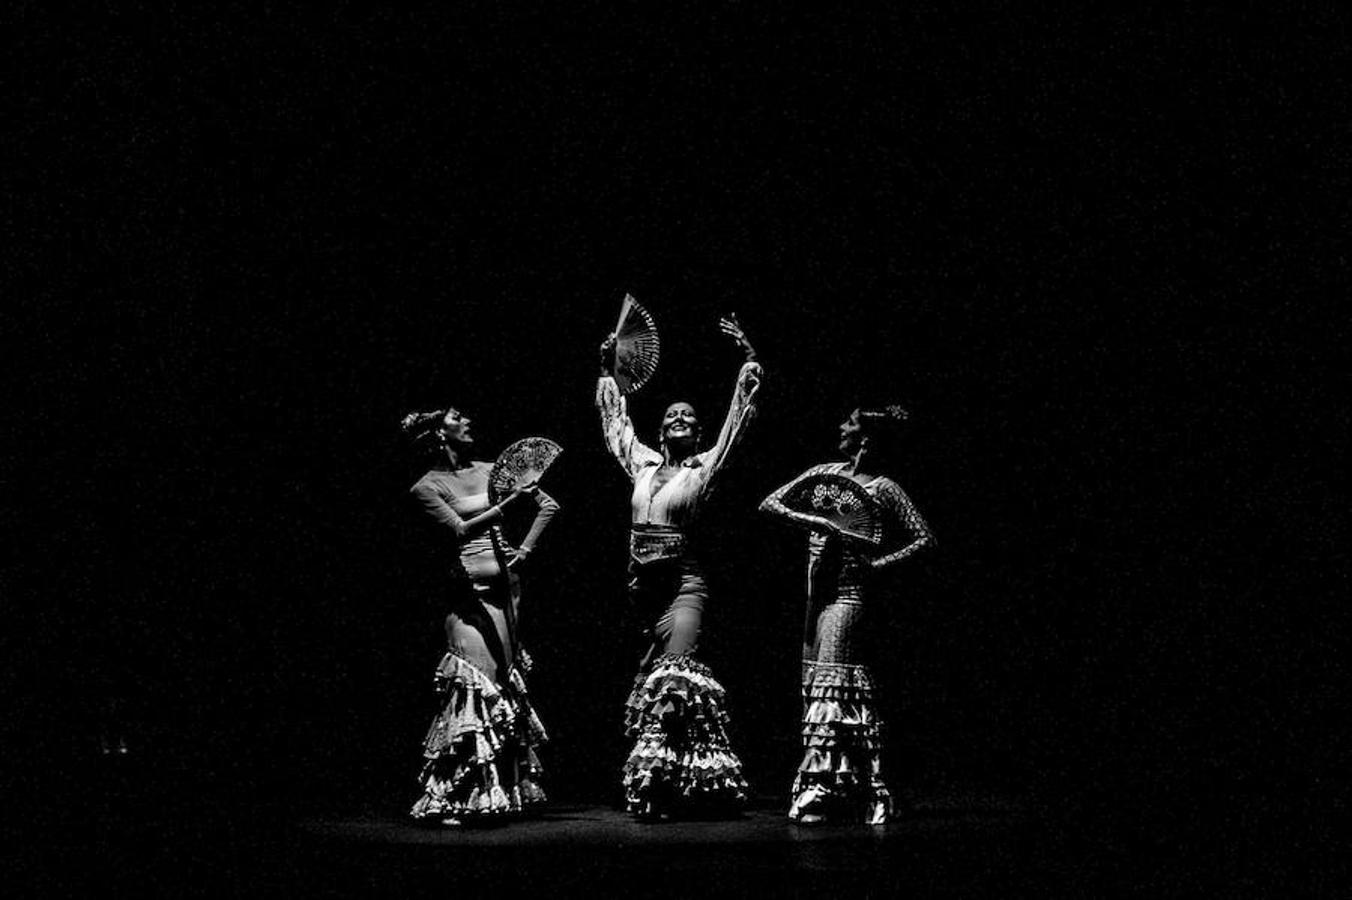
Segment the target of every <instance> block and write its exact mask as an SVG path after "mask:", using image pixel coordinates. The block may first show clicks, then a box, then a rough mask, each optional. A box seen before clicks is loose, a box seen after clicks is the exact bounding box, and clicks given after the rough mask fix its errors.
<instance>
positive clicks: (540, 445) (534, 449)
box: [488, 437, 563, 503]
mask: <svg viewBox="0 0 1352 900" xmlns="http://www.w3.org/2000/svg"><path fill="white" fill-rule="evenodd" d="M562 452H563V448H562V447H560V446H559V445H558V444H556V443H554V442H553V441H551V440H550V439H549V438H542V437H528V438H522V439H521V440H519V441H517V442H516V443H514V444H512V445H511V446H509V447H508V448H507V449H506V450H503V451H502V452H501V453H499V454H498V458H497V461H496V462H494V463H493V469H492V471H491V472H489V473H488V499H489V501H490V502H492V503H497V502H498V501H499V500H502V499H503V498H504V497H506V496H507V495H508V494H510V493H511V492H512V491H514V490H516V489H517V488H519V487H521V486H522V485H523V484H529V483H530V482H532V481H538V480H539V479H540V476H542V475H544V474H545V469H548V468H549V467H550V465H551V464H552V463H553V462H554V460H555V459H558V456H559V454H560V453H562Z"/></svg>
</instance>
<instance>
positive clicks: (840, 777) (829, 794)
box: [789, 661, 892, 825]
mask: <svg viewBox="0 0 1352 900" xmlns="http://www.w3.org/2000/svg"><path fill="white" fill-rule="evenodd" d="M881 753H882V731H881V722H880V721H879V720H878V715H877V711H876V709H875V708H874V686H873V679H872V678H871V677H870V675H869V673H868V670H867V669H866V668H864V667H863V666H857V665H849V664H846V663H827V662H809V661H804V663H803V762H802V764H801V765H799V767H798V776H797V777H796V778H795V779H794V782H793V792H792V794H793V803H792V805H791V806H790V807H789V818H791V819H794V820H800V819H802V818H803V817H804V816H820V817H823V818H832V819H845V820H850V821H863V822H869V823H870V824H875V825H879V824H882V823H883V822H886V821H887V819H888V817H889V816H890V815H891V812H892V798H891V795H890V794H889V793H888V790H887V785H886V784H884V783H883V779H882V761H881Z"/></svg>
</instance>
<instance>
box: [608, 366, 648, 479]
mask: <svg viewBox="0 0 1352 900" xmlns="http://www.w3.org/2000/svg"><path fill="white" fill-rule="evenodd" d="M596 409H597V410H598V411H599V412H600V413H601V435H602V439H603V440H604V441H605V443H606V449H607V450H609V451H610V455H611V456H613V457H615V460H616V461H617V462H618V463H619V464H620V466H621V467H622V468H623V469H624V471H625V474H626V475H628V476H629V477H630V478H631V479H632V478H633V477H634V473H635V472H637V471H638V470H639V469H640V468H642V467H643V466H645V465H653V464H660V463H661V462H662V455H661V454H660V453H658V452H657V451H655V450H653V449H652V448H651V447H649V446H647V445H645V444H644V443H643V442H642V441H640V440H639V439H638V436H637V435H635V434H634V423H633V422H631V421H630V420H629V411H628V406H627V404H626V403H625V399H624V394H623V393H621V391H620V386H619V385H618V384H616V383H615V379H614V378H611V377H610V376H609V375H603V376H601V377H600V378H599V379H597V381H596Z"/></svg>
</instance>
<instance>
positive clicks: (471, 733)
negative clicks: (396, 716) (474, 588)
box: [410, 651, 548, 824]
mask: <svg viewBox="0 0 1352 900" xmlns="http://www.w3.org/2000/svg"><path fill="white" fill-rule="evenodd" d="M529 670H530V658H529V657H528V656H527V655H526V654H525V652H524V651H522V652H521V653H520V656H519V658H518V661H517V664H516V665H515V666H513V667H512V670H511V674H510V676H509V678H508V682H507V684H505V685H502V684H497V683H495V682H494V681H492V680H490V679H489V678H488V677H487V676H486V675H485V674H484V673H483V671H482V670H481V669H479V668H478V667H477V666H475V665H474V664H473V663H471V662H469V661H468V660H467V659H465V658H463V657H461V656H458V655H456V654H455V653H447V654H446V655H445V656H444V657H442V660H441V663H440V664H439V665H438V666H437V671H436V683H437V693H438V695H439V696H440V697H441V699H442V708H441V711H440V712H439V713H438V714H437V716H436V718H435V719H433V721H432V726H431V727H430V728H429V729H428V731H427V739H426V740H425V741H424V744H423V756H424V757H425V759H426V763H425V764H424V765H423V769H422V774H421V776H420V780H421V782H422V785H423V795H422V797H421V798H419V800H418V802H417V803H415V804H414V805H413V809H412V810H411V811H410V814H411V815H412V816H413V817H414V818H415V819H420V820H441V821H443V822H445V823H446V824H458V823H461V822H470V821H486V820H492V819H497V818H503V817H507V816H512V815H518V814H521V813H524V812H527V811H529V810H530V809H531V808H532V807H535V806H538V805H539V804H541V803H543V802H544V800H545V792H544V790H543V789H542V788H541V787H540V784H539V779H540V760H539V757H538V756H537V755H536V752H535V751H536V748H537V747H539V746H540V745H541V744H543V743H544V742H545V741H546V740H548V737H547V735H546V734H545V729H544V726H543V725H542V724H541V723H540V719H539V718H538V717H537V716H536V714H535V711H534V709H532V707H531V704H530V697H529V694H528V692H527V690H526V680H525V674H526V673H527V672H529Z"/></svg>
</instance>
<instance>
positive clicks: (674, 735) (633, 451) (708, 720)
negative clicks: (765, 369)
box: [596, 362, 760, 816]
mask: <svg viewBox="0 0 1352 900" xmlns="http://www.w3.org/2000/svg"><path fill="white" fill-rule="evenodd" d="M759 373H760V366H759V365H758V364H757V363H755V362H748V363H746V364H745V365H743V366H742V370H741V372H740V373H739V374H738V378H737V387H736V389H735V391H734V393H733V398H732V403H731V405H730V407H729V409H728V414H727V417H726V418H725V419H724V421H723V426H722V428H721V429H720V431H719V434H718V439H717V440H716V441H715V442H714V445H713V447H711V448H710V449H709V450H706V451H704V452H703V453H699V454H697V455H695V456H693V457H691V458H690V459H688V460H687V461H686V462H685V463H684V464H683V465H682V466H681V467H680V469H679V470H678V471H677V472H676V473H675V474H674V475H673V476H672V477H671V478H669V479H668V480H667V481H665V482H662V483H657V482H655V481H654V477H655V476H656V474H657V472H658V470H659V469H660V468H661V466H662V464H663V458H662V454H660V453H658V452H657V451H655V450H653V449H652V448H650V447H647V446H645V445H644V444H643V443H642V442H640V441H639V440H638V439H637V438H636V437H635V435H634V426H633V423H632V422H631V421H630V420H629V415H628V413H627V409H626V405H625V398H624V396H623V395H622V394H621V393H620V390H619V387H618V386H617V385H616V383H615V381H614V379H612V378H609V377H602V378H601V379H600V381H599V382H598V384H597V387H596V405H597V408H598V409H599V410H600V413H601V427H602V430H603V432H604V436H605V442H606V446H607V448H608V449H609V450H610V452H611V454H612V455H613V456H614V457H615V459H616V460H618V461H619V463H620V466H621V467H623V469H624V471H625V474H626V475H628V476H629V478H630V479H631V481H632V482H633V492H632V495H631V511H632V519H631V522H632V528H631V531H630V544H629V547H630V557H629V597H630V604H631V607H632V609H633V611H634V613H635V614H636V615H637V616H638V617H639V619H640V621H642V622H643V623H644V624H643V629H644V637H643V640H644V644H645V647H644V651H645V652H644V655H643V658H642V661H641V662H640V664H639V672H638V676H637V677H636V679H635V682H634V688H633V690H632V692H631V693H630V695H629V700H628V702H627V704H626V715H625V731H626V734H627V735H628V736H629V737H631V738H633V739H634V746H633V749H632V750H631V751H630V753H629V757H628V759H627V760H626V761H625V764H624V770H623V784H624V791H625V802H626V806H627V807H628V809H629V811H630V812H632V813H634V814H636V815H640V816H654V815H659V814H662V813H672V812H694V811H706V812H715V811H730V810H735V809H738V808H740V807H741V805H742V804H743V803H744V802H745V800H746V790H747V786H746V780H745V778H743V776H742V764H741V761H740V760H739V759H738V758H737V755H736V753H734V752H733V750H732V748H731V746H730V745H729V741H728V735H727V723H728V715H727V711H726V708H725V694H724V690H723V686H722V685H721V684H719V682H718V680H717V679H716V678H714V676H713V674H712V673H711V672H710V671H709V669H708V667H706V666H705V665H704V664H703V663H701V662H699V661H698V660H697V659H696V658H695V654H696V651H697V648H698V642H699V634H700V628H701V626H702V622H703V613H704V606H705V603H706V602H707V601H708V598H709V592H708V586H707V584H706V583H705V579H704V573H703V570H702V568H701V567H700V564H699V561H698V560H697V559H696V558H695V556H694V555H693V553H692V551H691V548H690V545H689V540H688V538H689V532H690V529H691V527H692V526H693V525H694V524H695V522H696V519H697V516H698V513H699V509H700V503H701V501H702V500H703V499H704V498H705V497H707V496H708V492H709V490H710V487H711V484H712V482H713V479H714V477H715V476H716V475H717V474H718V472H719V470H720V469H721V468H722V467H723V465H724V463H725V462H726V460H727V457H728V453H729V452H730V451H731V450H732V448H733V447H734V446H736V444H737V442H738V441H739V440H740V439H741V437H742V434H743V433H744V432H745V430H746V427H747V425H748V424H750V422H751V420H752V419H753V418H754V417H755V412H756V407H755V404H754V395H755V393H756V391H757V388H758V383H756V382H755V381H754V379H752V378H750V377H749V376H753V375H754V376H759Z"/></svg>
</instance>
